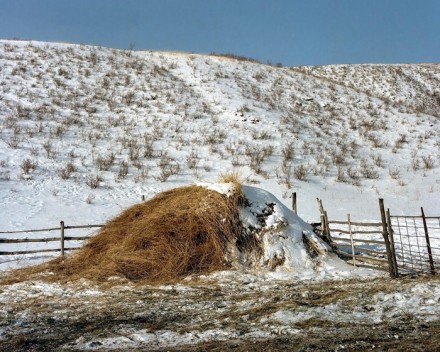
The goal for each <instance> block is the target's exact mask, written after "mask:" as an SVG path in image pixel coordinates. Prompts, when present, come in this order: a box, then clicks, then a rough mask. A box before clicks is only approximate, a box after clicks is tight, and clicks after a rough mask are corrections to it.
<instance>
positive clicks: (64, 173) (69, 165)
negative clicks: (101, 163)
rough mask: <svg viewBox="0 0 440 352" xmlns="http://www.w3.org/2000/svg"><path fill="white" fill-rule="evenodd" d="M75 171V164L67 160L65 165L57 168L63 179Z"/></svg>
mask: <svg viewBox="0 0 440 352" xmlns="http://www.w3.org/2000/svg"><path fill="white" fill-rule="evenodd" d="M75 171H76V166H75V164H74V163H72V162H71V161H69V162H68V163H67V164H66V166H65V167H63V168H61V169H60V170H58V175H59V176H60V177H61V178H62V179H63V180H67V179H68V178H69V177H70V176H71V175H72V173H74V172H75Z"/></svg>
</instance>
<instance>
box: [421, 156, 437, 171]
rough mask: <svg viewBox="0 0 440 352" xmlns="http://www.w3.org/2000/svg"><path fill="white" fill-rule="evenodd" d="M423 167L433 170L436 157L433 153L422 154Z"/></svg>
mask: <svg viewBox="0 0 440 352" xmlns="http://www.w3.org/2000/svg"><path fill="white" fill-rule="evenodd" d="M422 162H423V168H424V169H425V170H431V169H432V168H433V167H434V159H433V158H432V157H431V155H428V156H422Z"/></svg>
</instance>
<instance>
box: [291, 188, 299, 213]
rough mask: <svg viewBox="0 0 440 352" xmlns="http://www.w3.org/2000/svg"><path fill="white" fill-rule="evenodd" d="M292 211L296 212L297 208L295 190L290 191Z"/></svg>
mask: <svg viewBox="0 0 440 352" xmlns="http://www.w3.org/2000/svg"><path fill="white" fill-rule="evenodd" d="M292 211H293V212H294V213H295V214H298V208H297V206H296V192H293V193H292Z"/></svg>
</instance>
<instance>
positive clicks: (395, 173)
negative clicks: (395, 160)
mask: <svg viewBox="0 0 440 352" xmlns="http://www.w3.org/2000/svg"><path fill="white" fill-rule="evenodd" d="M388 173H389V175H390V177H391V178H392V179H393V180H398V179H400V170H399V169H398V168H397V167H393V168H391V169H389V170H388Z"/></svg>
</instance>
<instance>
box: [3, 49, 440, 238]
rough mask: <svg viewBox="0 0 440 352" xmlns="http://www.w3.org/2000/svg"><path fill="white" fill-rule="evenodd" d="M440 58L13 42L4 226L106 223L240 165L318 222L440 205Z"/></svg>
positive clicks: (6, 80)
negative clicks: (317, 59)
mask: <svg viewBox="0 0 440 352" xmlns="http://www.w3.org/2000/svg"><path fill="white" fill-rule="evenodd" d="M439 81H440V65H439V64H425V65H341V66H327V67H292V68H290V67H284V68H282V67H272V66H268V65H263V64H259V63H256V62H252V61H251V60H249V61H246V60H236V59H233V58H225V57H221V56H215V55H195V54H182V53H167V52H131V51H121V50H115V49H109V48H102V47H92V46H85V45H72V44H56V43H40V42H24V41H5V40H3V41H0V126H1V127H0V128H1V138H0V207H1V208H2V211H1V216H0V229H1V230H13V229H23V228H32V227H34V228H35V227H45V226H51V225H56V224H57V223H58V222H59V220H61V219H63V220H64V221H66V223H68V224H85V223H100V222H102V221H105V220H107V219H109V218H111V217H113V216H114V215H115V214H117V213H119V212H120V210H121V209H123V208H125V207H127V206H129V205H132V204H134V203H136V202H139V201H140V200H141V197H142V196H145V197H146V198H149V197H151V196H152V195H154V194H156V193H157V192H159V191H162V190H165V189H168V188H171V187H175V186H178V185H183V184H190V183H193V182H195V181H200V180H201V181H215V180H217V179H218V177H219V176H220V175H221V174H224V173H226V172H229V171H232V170H235V171H238V172H240V173H241V175H242V177H243V179H244V180H245V183H248V184H258V187H261V188H264V189H267V190H269V191H270V192H272V193H274V194H275V195H276V196H277V197H278V198H279V199H282V201H283V202H284V203H285V204H286V205H287V206H290V202H291V200H290V197H291V193H292V192H297V194H298V208H299V215H300V216H301V217H303V218H304V219H305V220H307V221H317V220H318V219H319V217H318V207H317V204H316V201H315V199H316V197H319V198H321V199H322V200H323V202H324V205H325V206H326V207H327V208H328V211H329V215H330V216H331V217H332V218H341V217H345V216H346V214H347V213H351V214H353V217H356V219H377V218H378V217H379V210H378V206H377V198H378V197H383V198H385V203H386V206H388V207H390V208H391V211H392V212H393V213H399V214H400V213H418V212H419V209H420V208H419V207H420V206H424V207H425V211H426V212H427V213H433V214H435V215H438V212H437V209H438V208H439V205H440V201H439V197H438V194H439V191H440V176H439V173H438V170H439V165H440V159H439V157H440V123H439V121H440V120H439V116H440V88H439V87H440V84H439V83H440V82H439Z"/></svg>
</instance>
